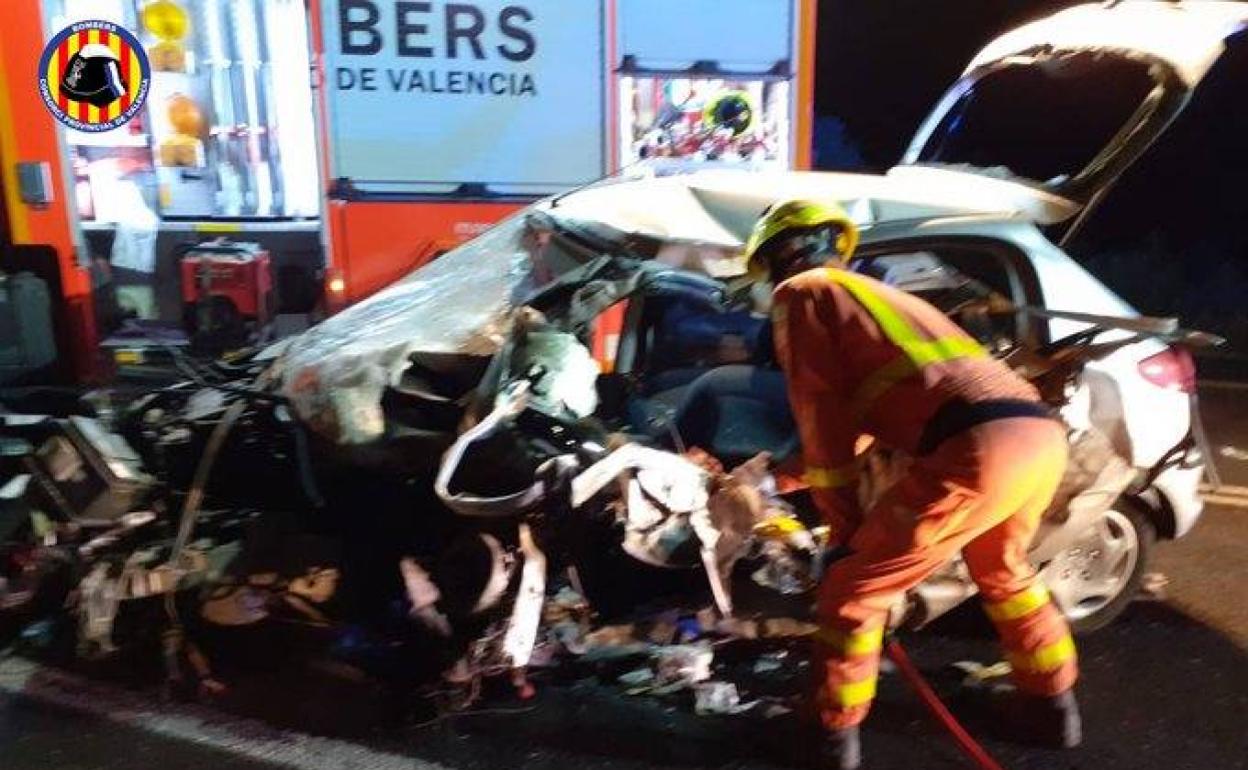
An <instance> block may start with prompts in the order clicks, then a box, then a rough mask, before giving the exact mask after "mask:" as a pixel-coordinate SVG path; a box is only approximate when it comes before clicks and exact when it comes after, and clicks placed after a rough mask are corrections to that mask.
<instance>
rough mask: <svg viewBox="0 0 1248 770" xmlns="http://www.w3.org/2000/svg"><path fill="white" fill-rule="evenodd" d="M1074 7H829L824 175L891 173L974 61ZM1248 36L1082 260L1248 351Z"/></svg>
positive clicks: (1098, 227) (969, 3) (1129, 187)
mask: <svg viewBox="0 0 1248 770" xmlns="http://www.w3.org/2000/svg"><path fill="white" fill-rule="evenodd" d="M1075 4H1076V3H1074V2H1070V1H1069V0H1065V1H1060V2H1055V1H1053V0H1029V1H1026V2H1024V1H1023V0H939V1H935V0H821V2H820V4H819V35H818V45H819V58H818V74H817V79H816V92H817V94H816V101H815V108H816V113H817V114H818V116H819V120H818V122H817V129H816V158H817V160H816V163H817V165H818V166H820V167H821V168H840V169H847V170H854V169H869V170H882V169H885V168H887V167H888V166H889V165H891V164H892V163H894V162H896V160H897V159H898V158H899V157H900V156H901V154H902V152H903V151H904V150H905V147H906V145H907V144H908V142H909V139H910V136H911V134H912V133H913V132H914V130H915V129H916V128H917V126H918V124H919V122H920V121H921V120H922V119H923V117H924V116H925V115H926V114H927V112H928V111H929V110H930V109H931V107H932V106H933V105H934V104H935V102H936V100H937V99H938V98H939V97H940V95H941V94H942V93H943V91H944V90H945V88H946V87H947V86H948V85H949V84H951V83H952V82H953V81H954V80H955V79H956V78H957V77H958V75H959V74H960V73H961V72H962V70H963V68H964V67H965V65H966V63H967V62H968V61H969V60H970V59H971V58H972V57H973V56H974V54H975V53H976V52H977V51H978V50H979V49H980V48H981V47H982V46H983V45H984V44H985V43H987V42H988V41H989V40H991V39H992V38H993V37H995V36H996V35H997V34H999V33H1001V32H1003V31H1005V30H1007V29H1010V28H1011V27H1014V26H1017V25H1018V24H1021V23H1023V22H1025V21H1027V20H1029V19H1032V18H1036V17H1040V16H1044V15H1047V14H1049V13H1052V12H1053V11H1056V10H1058V9H1060V8H1063V7H1066V6H1070V5H1075ZM1246 37H1248V35H1245V34H1243V33H1241V34H1240V35H1238V36H1237V39H1235V40H1234V41H1233V44H1232V46H1231V48H1230V51H1229V52H1228V55H1227V56H1226V57H1224V59H1223V61H1222V62H1221V63H1220V65H1219V66H1218V67H1217V68H1215V70H1214V71H1213V73H1211V75H1210V76H1209V77H1208V78H1207V79H1206V81H1205V82H1204V83H1203V84H1202V85H1201V87H1200V89H1199V90H1198V91H1197V93H1196V95H1195V97H1194V98H1193V100H1192V103H1191V105H1190V107H1189V108H1188V109H1187V110H1186V111H1185V112H1184V114H1183V116H1182V117H1181V118H1180V119H1179V120H1178V121H1177V122H1176V123H1175V124H1174V126H1172V128H1171V129H1170V130H1169V131H1168V132H1167V133H1166V134H1165V135H1164V136H1163V137H1162V139H1161V141H1159V142H1158V144H1157V145H1155V146H1154V147H1153V148H1152V149H1151V150H1150V151H1149V152H1148V153H1147V154H1146V155H1145V156H1144V157H1143V158H1142V159H1141V161H1140V162H1138V163H1137V164H1136V166H1135V167H1134V168H1133V169H1132V170H1131V171H1130V172H1128V173H1127V174H1126V175H1125V176H1124V177H1123V178H1122V179H1121V181H1120V182H1119V183H1118V184H1117V186H1116V187H1115V188H1114V189H1113V190H1112V191H1111V192H1110V194H1109V195H1108V197H1107V198H1106V200H1105V204H1104V205H1103V206H1102V207H1101V208H1100V209H1099V210H1098V212H1097V213H1096V214H1095V215H1094V216H1093V217H1092V219H1091V221H1090V222H1089V224H1088V227H1087V229H1086V230H1085V231H1084V233H1083V234H1082V235H1081V236H1080V237H1079V238H1078V239H1077V240H1076V242H1075V243H1074V244H1072V245H1071V247H1070V251H1071V253H1072V254H1073V255H1074V256H1075V257H1076V258H1077V259H1079V260H1080V261H1081V262H1083V263H1084V264H1085V265H1086V266H1087V267H1088V268H1089V269H1090V270H1092V272H1093V273H1095V274H1097V275H1098V276H1099V277H1100V278H1101V279H1102V280H1103V281H1105V282H1106V283H1107V284H1109V285H1110V286H1111V287H1112V288H1114V289H1115V290H1116V291H1118V292H1119V293H1120V294H1122V295H1123V296H1124V297H1125V298H1126V299H1127V300H1129V301H1130V302H1131V303H1132V304H1134V305H1135V306H1136V307H1138V308H1139V309H1140V310H1141V311H1143V312H1146V313H1151V314H1158V315H1178V316H1179V317H1180V318H1181V319H1182V320H1183V321H1184V323H1186V324H1188V325H1191V326H1195V327H1198V328H1203V329H1207V330H1210V331H1217V332H1219V333H1222V334H1224V335H1227V336H1229V337H1231V338H1232V343H1233V348H1234V349H1236V351H1237V352H1239V353H1244V352H1248V189H1246V188H1248V100H1245V99H1244V94H1248V40H1246V39H1245V38H1246Z"/></svg>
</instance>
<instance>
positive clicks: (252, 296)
mask: <svg viewBox="0 0 1248 770" xmlns="http://www.w3.org/2000/svg"><path fill="white" fill-rule="evenodd" d="M272 300H273V275H272V270H271V267H270V259H269V252H267V251H265V250H264V249H261V248H260V246H259V245H258V244H255V243H231V242H229V241H225V240H218V241H212V242H208V243H201V244H199V245H197V246H193V247H192V248H191V249H190V250H189V251H187V253H186V254H185V255H184V256H183V257H182V302H183V320H184V322H185V324H186V327H187V331H188V332H189V333H190V334H191V344H192V347H195V348H197V349H201V350H205V351H223V350H226V349H228V348H230V347H236V346H241V345H245V344H247V342H248V341H250V340H252V339H254V338H256V337H258V336H260V335H261V334H262V333H263V331H264V330H265V328H266V327H267V326H268V324H269V322H270V321H271V320H272V308H273V301H272Z"/></svg>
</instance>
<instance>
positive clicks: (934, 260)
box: [851, 236, 1047, 355]
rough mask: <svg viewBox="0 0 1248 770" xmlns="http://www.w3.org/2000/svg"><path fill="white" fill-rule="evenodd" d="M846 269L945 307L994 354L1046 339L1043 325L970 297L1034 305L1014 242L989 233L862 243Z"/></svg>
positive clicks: (1034, 288) (1032, 285)
mask: <svg viewBox="0 0 1248 770" xmlns="http://www.w3.org/2000/svg"><path fill="white" fill-rule="evenodd" d="M851 267H852V268H853V269H854V270H855V271H856V272H859V273H862V274H864V275H869V276H871V277H873V278H876V279H878V280H881V281H883V282H884V283H887V284H889V285H891V286H895V287H896V288H899V289H902V290H904V291H908V292H910V293H912V294H915V295H916V296H919V297H921V298H922V299H924V300H926V301H928V302H930V303H931V304H933V305H935V306H936V307H937V308H939V309H941V310H943V311H945V312H946V313H948V314H949V315H950V317H952V318H953V319H954V320H955V321H956V322H958V323H959V325H961V326H962V327H963V328H964V329H965V330H966V331H967V332H968V333H969V334H971V336H973V337H975V338H976V339H977V340H978V341H979V342H980V343H981V344H983V345H984V346H985V348H987V349H988V350H990V351H991V352H993V353H995V354H997V355H1004V354H1005V353H1007V352H1008V351H1009V350H1011V349H1013V348H1014V347H1017V346H1018V345H1020V344H1026V345H1029V346H1033V347H1034V346H1036V345H1038V344H1042V343H1043V342H1044V341H1046V340H1047V332H1046V330H1045V329H1044V327H1043V324H1041V323H1037V322H1036V321H1035V320H1034V319H1030V318H1027V317H1024V316H1021V315H993V316H988V315H986V314H984V313H982V312H978V311H977V309H976V308H977V307H978V305H977V303H976V300H980V299H984V298H986V297H988V296H989V295H991V294H997V295H1000V296H1003V297H1005V298H1007V299H1009V300H1010V301H1011V302H1013V303H1015V304H1017V305H1020V306H1022V305H1029V304H1034V303H1035V302H1037V301H1038V300H1039V297H1040V290H1039V283H1038V280H1037V278H1036V275H1035V271H1034V269H1033V267H1032V266H1031V264H1030V262H1028V260H1027V257H1026V255H1025V254H1023V252H1022V251H1020V250H1019V249H1018V247H1017V246H1015V245H1014V244H1012V243H1010V242H1008V241H1004V240H999V239H996V238H991V237H981V236H965V237H957V236H941V237H922V238H901V239H896V240H888V241H880V242H874V243H868V244H867V245H865V246H863V247H862V248H861V249H860V250H859V252H858V254H857V256H856V258H855V259H854V261H853V262H852V264H851Z"/></svg>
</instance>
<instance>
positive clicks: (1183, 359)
mask: <svg viewBox="0 0 1248 770" xmlns="http://www.w3.org/2000/svg"><path fill="white" fill-rule="evenodd" d="M1139 367H1140V374H1141V375H1143V376H1144V379H1146V380H1148V381H1149V382H1151V383H1153V384H1154V385H1156V386H1157V387H1159V388H1165V389H1166V390H1179V391H1182V392H1184V393H1194V392H1196V364H1195V363H1194V362H1193V361H1192V355H1191V353H1188V352H1187V351H1186V350H1182V349H1180V348H1166V349H1165V350H1163V351H1161V352H1160V353H1158V354H1157V355H1155V356H1149V357H1148V358H1146V359H1144V360H1143V361H1141V362H1140V364H1139Z"/></svg>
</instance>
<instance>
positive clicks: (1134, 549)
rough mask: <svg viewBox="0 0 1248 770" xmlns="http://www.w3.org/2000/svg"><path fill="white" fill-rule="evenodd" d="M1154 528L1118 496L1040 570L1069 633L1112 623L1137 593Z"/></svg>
mask: <svg viewBox="0 0 1248 770" xmlns="http://www.w3.org/2000/svg"><path fill="white" fill-rule="evenodd" d="M1156 541H1157V527H1156V525H1155V524H1154V523H1153V521H1152V520H1151V519H1150V518H1149V516H1148V512H1147V511H1145V510H1144V508H1143V507H1142V505H1141V504H1140V503H1138V502H1136V501H1135V500H1132V499H1130V498H1127V497H1120V498H1119V499H1118V500H1117V501H1116V502H1115V503H1114V504H1113V505H1112V506H1110V508H1109V509H1108V510H1107V511H1105V513H1104V515H1103V516H1102V517H1101V518H1099V519H1098V520H1097V523H1096V524H1095V525H1093V526H1092V527H1090V528H1089V529H1088V530H1087V532H1085V533H1084V534H1083V535H1081V536H1080V537H1079V538H1077V539H1076V541H1075V542H1074V544H1072V545H1071V546H1069V547H1068V548H1066V549H1065V550H1064V551H1062V552H1061V553H1060V554H1058V555H1057V556H1055V557H1054V558H1053V560H1052V561H1050V562H1049V563H1048V564H1046V565H1045V566H1044V569H1043V570H1041V572H1040V574H1041V577H1042V578H1043V579H1044V581H1045V583H1046V584H1047V585H1048V587H1049V591H1050V593H1051V594H1052V595H1053V599H1054V601H1055V602H1056V603H1057V606H1058V607H1059V608H1060V609H1061V610H1062V612H1063V613H1065V615H1066V619H1067V621H1068V622H1069V623H1070V628H1071V631H1073V632H1074V633H1076V634H1087V633H1091V632H1093V631H1097V630H1099V629H1102V628H1104V627H1105V626H1107V625H1109V624H1110V623H1112V622H1114V620H1116V619H1117V618H1118V616H1119V615H1121V614H1122V613H1123V611H1124V610H1125V609H1126V608H1127V605H1129V604H1130V603H1131V602H1132V600H1134V599H1135V597H1136V595H1137V594H1138V593H1139V590H1140V581H1141V580H1142V579H1143V577H1144V573H1145V572H1146V571H1147V569H1148V559H1149V556H1150V555H1151V554H1152V550H1153V544H1154V543H1155V542H1156Z"/></svg>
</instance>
